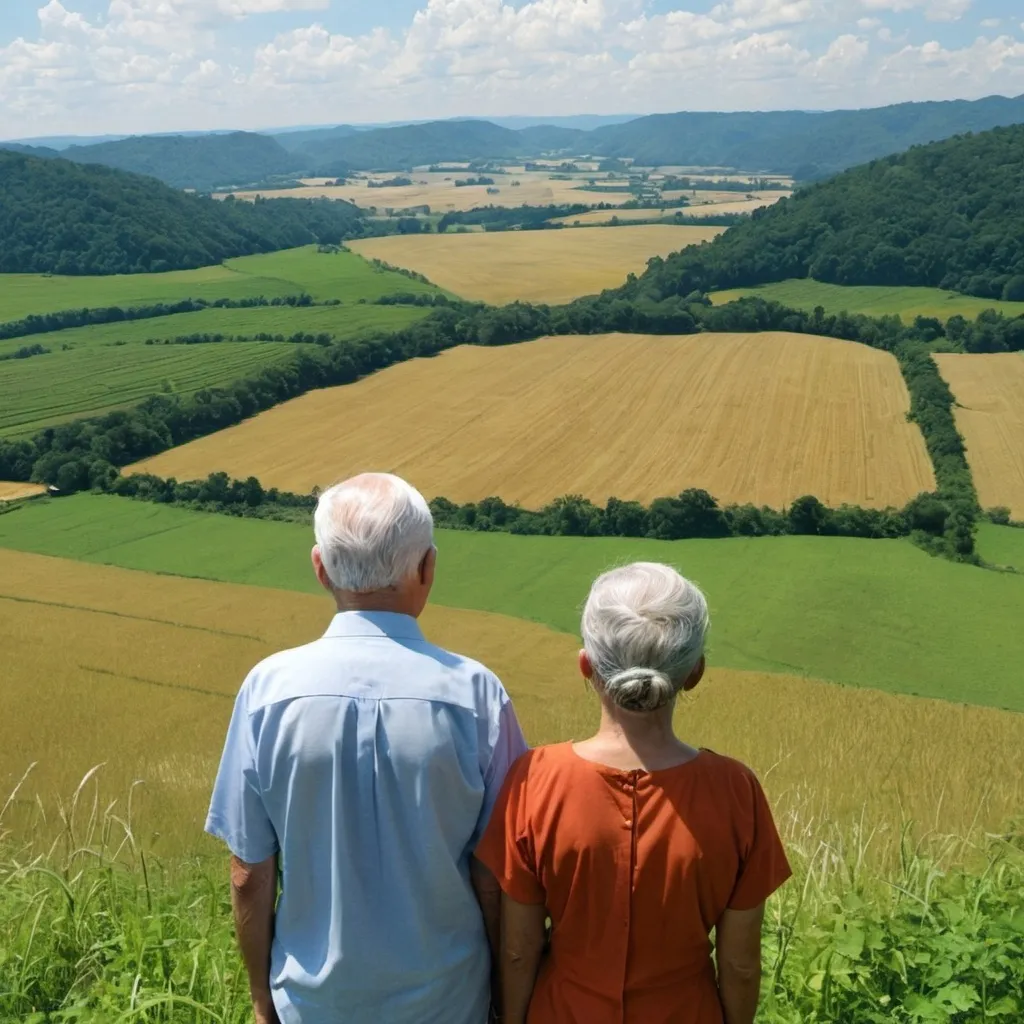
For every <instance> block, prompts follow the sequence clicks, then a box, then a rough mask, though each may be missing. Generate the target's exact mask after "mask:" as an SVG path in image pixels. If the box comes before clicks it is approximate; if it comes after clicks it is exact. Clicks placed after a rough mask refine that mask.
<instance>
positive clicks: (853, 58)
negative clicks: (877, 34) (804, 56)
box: [814, 35, 871, 78]
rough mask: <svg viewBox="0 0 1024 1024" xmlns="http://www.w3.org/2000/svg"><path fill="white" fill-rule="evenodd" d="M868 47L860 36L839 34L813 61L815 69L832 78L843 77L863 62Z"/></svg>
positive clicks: (869, 47)
mask: <svg viewBox="0 0 1024 1024" xmlns="http://www.w3.org/2000/svg"><path fill="white" fill-rule="evenodd" d="M870 49H871V46H870V44H869V43H868V41H867V40H866V39H862V38H861V37H860V36H854V35H842V36H839V38H838V39H834V40H833V41H832V42H831V44H830V45H829V48H828V49H827V50H826V51H825V52H824V53H823V54H822V55H821V56H820V57H819V58H818V59H817V60H816V61H815V62H814V66H815V70H816V71H817V72H818V73H819V74H822V75H827V76H830V77H833V78H845V77H846V76H847V75H848V73H849V72H850V71H852V70H853V69H854V68H857V67H859V66H860V65H862V64H863V63H864V61H865V59H866V58H867V55H868V51H869V50H870Z"/></svg>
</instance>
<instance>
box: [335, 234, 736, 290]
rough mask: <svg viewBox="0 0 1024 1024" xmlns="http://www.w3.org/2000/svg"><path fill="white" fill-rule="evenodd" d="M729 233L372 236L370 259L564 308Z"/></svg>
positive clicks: (450, 283)
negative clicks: (655, 259)
mask: <svg viewBox="0 0 1024 1024" xmlns="http://www.w3.org/2000/svg"><path fill="white" fill-rule="evenodd" d="M723 230H724V229H723V228H703V227H690V226H676V225H661V224H655V225H642V226H635V227H618V228H588V229H587V230H586V231H582V230H580V231H569V230H562V231H507V232H504V231H503V232H496V233H492V232H488V233H482V234H481V233H477V234H463V235H459V234H454V235H453V234H444V235H413V236H410V237H407V238H405V237H396V236H392V237H390V238H370V239H366V240H365V241H359V242H353V243H351V248H352V249H353V250H354V251H355V252H358V253H360V254H361V255H362V256H365V257H367V258H368V259H378V260H382V261H384V262H385V263H389V264H392V265H394V266H400V267H404V268H406V269H408V270H414V271H416V272H417V273H420V274H424V275H425V276H426V277H427V278H429V280H431V281H432V282H433V283H434V284H436V285H439V286H440V287H442V288H445V289H447V290H448V291H450V292H454V293H455V294H456V295H459V296H461V297H462V298H464V299H476V300H479V301H481V302H489V303H493V304H494V305H502V304H503V303H506V302H515V301H516V300H523V301H526V302H546V303H551V304H557V303H560V302H570V301H571V300H572V299H576V298H579V297H580V296H581V295H591V294H593V293H595V292H599V291H601V290H603V289H605V288H614V287H616V286H617V285H620V284H622V282H623V281H624V280H625V279H626V275H627V274H635V273H641V272H642V271H643V269H644V267H645V266H646V265H647V261H648V260H649V259H650V258H651V257H652V256H667V255H668V254H669V253H671V252H676V251H677V250H679V249H682V248H685V247H686V246H688V245H694V244H697V243H700V242H704V241H708V240H710V239H712V238H714V237H715V236H716V235H718V234H721V232H722V231H723Z"/></svg>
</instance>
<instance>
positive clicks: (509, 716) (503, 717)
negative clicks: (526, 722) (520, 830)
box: [472, 699, 529, 846]
mask: <svg viewBox="0 0 1024 1024" xmlns="http://www.w3.org/2000/svg"><path fill="white" fill-rule="evenodd" d="M527 750H529V747H528V746H527V744H526V739H525V738H524V736H523V730H522V729H521V728H520V727H519V719H518V718H516V713H515V709H514V708H513V707H512V702H511V701H510V700H508V699H506V700H505V701H504V703H503V704H502V705H501V708H500V710H499V711H498V721H497V729H496V730H495V732H494V742H493V743H492V744H491V757H490V761H489V763H488V765H487V768H486V769H485V771H484V802H483V805H482V806H481V808H480V816H479V818H478V819H477V823H476V829H475V830H474V833H473V842H472V845H473V846H475V845H476V844H477V843H478V842H479V840H480V837H481V836H482V835H483V833H484V829H486V828H487V823H488V821H490V818H491V813H492V811H493V810H494V805H495V802H496V801H497V799H498V793H499V792H500V791H501V787H502V784H503V783H504V781H505V776H506V775H508V772H509V769H510V768H511V767H512V765H513V764H515V762H516V761H517V760H518V759H519V758H520V757H521V756H522V755H523V754H525V753H526V751H527Z"/></svg>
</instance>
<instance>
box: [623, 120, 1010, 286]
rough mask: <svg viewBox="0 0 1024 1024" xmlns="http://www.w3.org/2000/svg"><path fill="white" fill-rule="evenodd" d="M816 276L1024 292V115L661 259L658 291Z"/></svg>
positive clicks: (890, 161)
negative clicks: (1020, 122)
mask: <svg viewBox="0 0 1024 1024" xmlns="http://www.w3.org/2000/svg"><path fill="white" fill-rule="evenodd" d="M808 277H810V278H813V279H814V280H816V281H823V282H826V283H829V284H838V285H918V286H928V287H933V288H934V287H937V288H943V289H946V290H950V291H957V292H962V293H964V294H967V295H977V296H980V297H982V298H990V299H1003V300H1007V301H1015V300H1018V299H1024V125H1018V126H1015V127H1010V128H996V129H993V130H992V131H989V132H983V133H981V134H979V135H968V136H962V137H958V138H955V139H949V140H947V141H945V142H939V143H934V144H932V145H929V146H919V147H916V148H914V149H912V150H910V151H909V152H907V153H904V154H902V155H899V156H891V157H886V158H884V159H881V160H876V161H875V162H873V163H870V164H867V165H865V166H862V167H857V168H854V169H853V170H850V171H846V172H844V173H842V174H840V175H838V176H836V177H835V178H832V179H831V180H829V181H826V182H822V183H821V184H818V185H814V186H811V187H809V188H805V189H802V190H800V191H798V192H797V193H796V194H795V195H794V196H793V197H792V198H791V199H783V200H782V201H781V202H779V203H777V204H776V205H775V206H771V207H768V208H765V209H762V210H759V211H756V212H755V214H754V215H753V217H752V218H751V220H750V221H747V222H745V223H742V224H738V225H736V226H735V227H733V228H730V229H729V230H728V231H726V232H725V234H723V235H721V236H720V237H719V238H717V239H715V241H713V242H711V243H709V244H707V245H703V246H701V247H699V248H698V247H691V248H689V249H686V250H684V251H683V252H681V253H677V254H676V255H674V256H671V257H669V259H668V260H666V261H664V262H663V263H655V264H652V266H651V267H650V268H649V269H648V271H647V272H646V273H645V274H644V275H643V277H642V278H640V280H639V281H637V282H636V283H635V284H633V285H627V288H626V290H627V292H632V293H633V294H645V295H648V296H652V297H656V298H665V297H668V296H671V295H687V294H689V293H691V292H693V291H713V290H717V289H722V288H735V287H747V286H751V285H758V284H766V283H769V282H772V281H784V280H788V279H790V278H808Z"/></svg>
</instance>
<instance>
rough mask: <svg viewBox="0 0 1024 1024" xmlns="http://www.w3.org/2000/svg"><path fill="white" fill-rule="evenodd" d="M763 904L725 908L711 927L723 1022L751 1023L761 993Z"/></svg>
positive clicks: (728, 1023) (731, 1023)
mask: <svg viewBox="0 0 1024 1024" xmlns="http://www.w3.org/2000/svg"><path fill="white" fill-rule="evenodd" d="M763 922H764V904H763V903H762V904H760V905H759V906H757V907H754V909H753V910H726V911H725V912H724V913H723V914H722V917H721V920H719V922H718V924H717V925H716V926H715V959H716V960H717V961H718V994H719V998H720V1000H721V1002H722V1010H723V1012H724V1014H725V1024H754V1014H755V1013H756V1012H757V1000H758V997H759V996H760V994H761V925H762V923H763Z"/></svg>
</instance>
